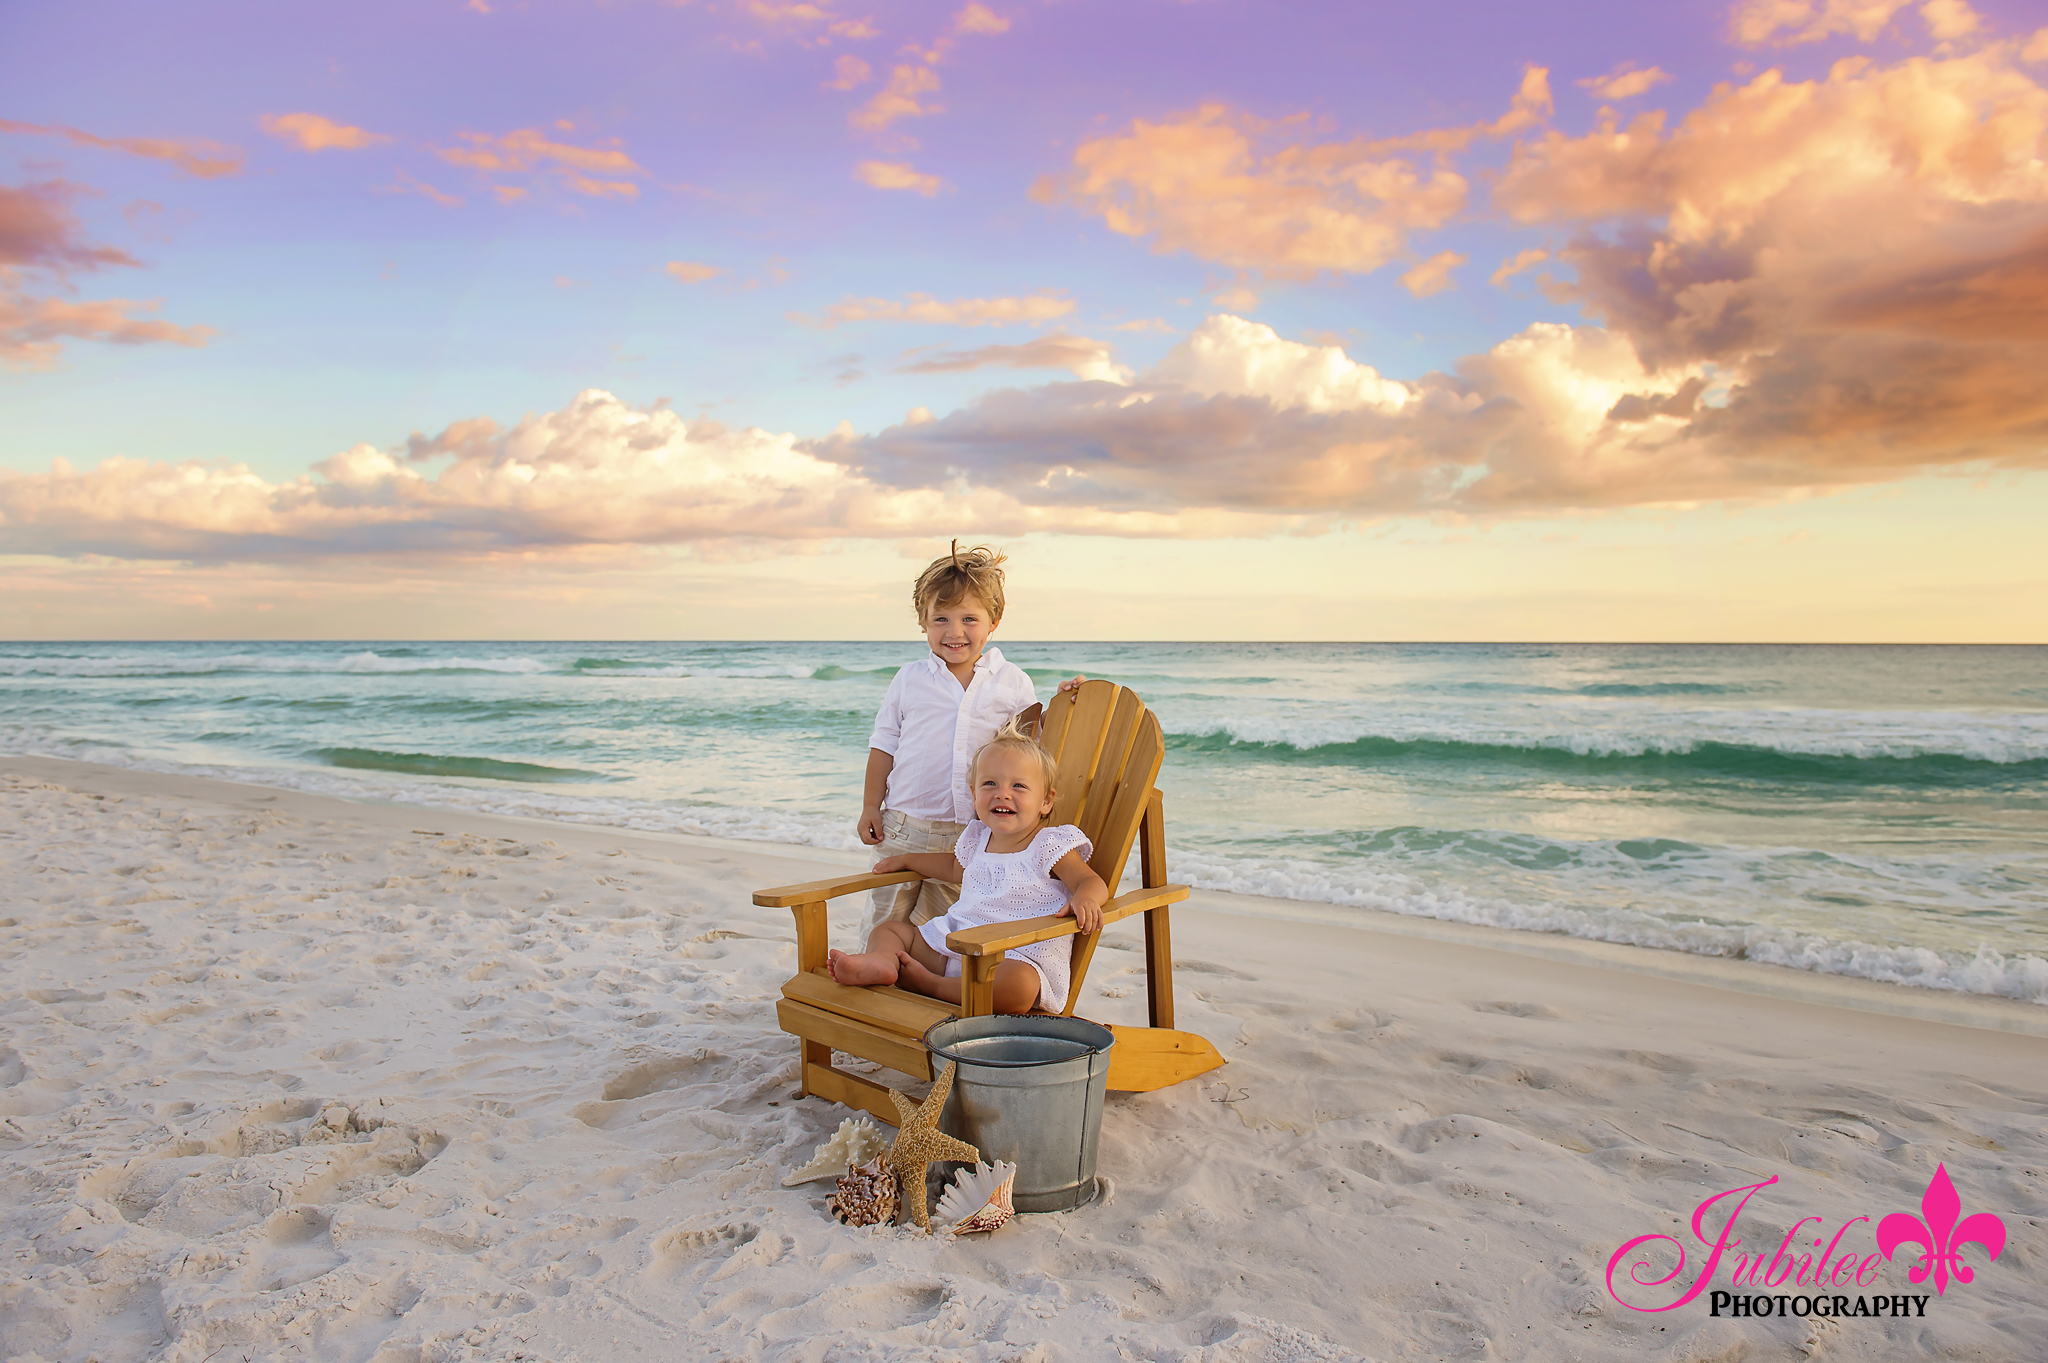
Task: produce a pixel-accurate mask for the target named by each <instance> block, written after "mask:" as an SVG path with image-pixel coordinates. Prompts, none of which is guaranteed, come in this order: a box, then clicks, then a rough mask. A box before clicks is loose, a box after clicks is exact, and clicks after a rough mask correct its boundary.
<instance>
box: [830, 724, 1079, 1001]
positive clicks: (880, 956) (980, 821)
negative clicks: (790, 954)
mask: <svg viewBox="0 0 2048 1363" xmlns="http://www.w3.org/2000/svg"><path fill="white" fill-rule="evenodd" d="M1056 770H1057V765H1056V763H1055V762H1054V760H1053V756H1052V754H1051V753H1049V752H1047V751H1046V750H1045V749H1044V748H1043V747H1041V746H1040V745H1039V744H1038V742H1037V740H1035V739H1033V738H1032V737H1031V736H1030V735H1029V734H1027V733H1025V732H1024V731H1023V730H1022V729H1021V728H1019V727H1018V726H1017V722H1016V721H1015V720H1011V721H1010V722H1009V723H1008V724H1005V725H1004V726H1003V727H1002V728H1001V729H1000V730H998V731H997V733H996V736H995V737H994V738H992V739H990V740H989V741H988V742H987V743H985V744H983V745H982V747H981V750H980V751H979V752H977V753H975V755H974V761H973V763H972V764H971V765H970V766H969V768H968V783H969V786H970V788H971V790H972V793H973V797H974V819H973V821H972V822H970V823H969V824H968V825H967V831H966V832H964V833H962V834H961V835H960V840H959V841H958V842H957V843H955V844H954V846H953V851H952V852H951V853H946V852H924V853H914V854H910V855H905V856H893V857H884V858H882V859H881V860H880V861H878V862H876V863H875V870H876V872H877V873H881V872H887V871H915V872H917V873H918V874H919V875H921V876H925V877H927V878H928V879H931V880H947V881H957V882H959V885H960V899H959V902H958V903H956V904H954V905H953V907H952V909H951V910H950V911H949V912H947V913H945V914H943V915H942V916H940V917H938V918H934V919H932V920H930V921H929V922H927V923H925V924H924V925H923V926H922V927H921V928H920V927H912V926H911V925H910V924H909V923H904V922H885V923H882V924H880V925H879V926H877V927H876V928H875V930H874V931H873V932H872V933H870V934H869V936H868V949H867V950H866V951H864V952H845V951H834V952H832V953H830V955H829V957H828V959H827V968H828V969H829V970H830V971H831V974H832V978H833V979H835V980H837V981H839V983H841V984H850V985H878V984H896V985H901V986H903V987H904V988H906V989H914V990H916V991H917V992H918V993H920V994H928V995H930V996H931V997H932V998H935V999H944V1000H945V1001H946V1002H948V1003H958V1002H960V953H959V952H957V951H952V950H949V949H948V948H947V946H946V935H947V934H948V933H953V932H959V931H960V930H961V929H963V928H978V927H984V926H986V925H988V924H990V923H1011V922H1015V921H1017V920H1018V919H1020V918H1038V917H1041V916H1043V915H1045V914H1049V913H1058V914H1061V915H1069V914H1070V915H1072V916H1073V918H1074V920H1075V922H1076V923H1077V924H1079V926H1080V930H1081V931H1082V932H1095V931H1098V930H1100V929H1101V927H1102V904H1103V901H1104V900H1106V899H1107V898H1108V897H1109V887H1108V886H1107V885H1105V884H1103V883H1102V877H1101V876H1098V875H1096V874H1095V872H1094V871H1093V870H1092V869H1090V868H1089V865H1088V857H1089V855H1090V854H1091V853H1092V852H1093V851H1094V848H1093V847H1091V846H1090V845H1089V842H1088V839H1087V838H1086V837H1085V836H1084V835H1083V834H1082V832H1081V830H1080V829H1078V828H1076V827H1074V826H1073V825H1072V824H1060V825H1057V826H1048V825H1047V824H1046V823H1045V818H1046V816H1047V815H1048V814H1050V813H1052V802H1053V795H1054V791H1053V787H1052V783H1053V777H1054V775H1055V773H1056ZM1072 954H1073V943H1072V942H1071V941H1070V940H1069V939H1068V938H1065V937H1055V938H1053V939H1052V940H1051V941H1049V942H1034V943H1032V944H1031V945H1030V946H1024V947H1016V948H1013V949H1012V950H1011V951H1010V952H1009V954H1008V955H1007V956H1006V957H1005V958H1004V959H1003V961H1002V962H1001V964H999V965H998V966H997V967H996V981H995V984H996V1003H995V1006H996V1011H997V1012H998V1013H1028V1012H1030V1011H1031V1010H1032V1008H1033V1007H1034V1006H1035V1007H1038V1008H1041V1009H1043V1010H1045V1011H1046V1012H1048V1013H1057V1012H1059V1011H1060V1010H1061V1009H1063V1008H1065V1007H1066V1003H1067V968H1068V965H1069V962H1070V961H1071V958H1072Z"/></svg>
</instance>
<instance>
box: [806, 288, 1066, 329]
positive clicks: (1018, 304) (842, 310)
mask: <svg viewBox="0 0 2048 1363" xmlns="http://www.w3.org/2000/svg"><path fill="white" fill-rule="evenodd" d="M1073 310H1074V300H1073V299H1071V298H1061V297H1059V296H1057V295H1054V294H1045V293H1038V294H1028V295H1025V296H1023V297H1010V298H955V299H953V300H952V301H951V302H945V301H942V300H940V299H937V298H933V297H932V296H931V295H930V294H925V293H914V294H911V295H910V296H909V297H908V298H906V299H903V300H901V301H898V300H896V299H893V298H847V299H843V300H841V301H840V302H837V303H834V304H833V305H832V306H831V307H829V308H826V309H825V315H824V317H822V318H811V317H806V316H804V315H803V314H801V313H791V314H790V320H791V321H793V322H798V323H801V324H802V325H805V326H816V327H827V328H829V327H835V326H840V325H843V324H845V323H848V322H925V323H929V324H934V325H938V326H957V327H981V326H1011V325H1016V324H1018V323H1027V324H1034V325H1035V324H1037V323H1041V322H1050V321H1054V320H1056V319H1058V318H1061V317H1065V316H1066V315H1067V314H1068V313H1070V312H1072V311H1073Z"/></svg>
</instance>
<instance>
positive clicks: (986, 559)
mask: <svg viewBox="0 0 2048 1363" xmlns="http://www.w3.org/2000/svg"><path fill="white" fill-rule="evenodd" d="M1003 562H1004V556H1003V555H1002V554H999V553H997V552H996V551H995V550H993V549H991V548H989V547H988V546H987V545H982V544H978V545H976V546H975V547H974V548H972V549H969V550H968V551H967V552H966V553H964V554H963V553H961V552H960V541H959V540H954V541H953V549H952V552H951V553H947V554H941V555H940V556H939V557H937V558H935V559H933V560H932V561H931V566H930V567H928V568H926V569H925V570H924V571H923V572H921V573H919V574H918V575H917V585H916V586H915V587H912V588H911V589H910V604H911V605H912V606H913V607H915V608H916V610H917V623H918V624H919V625H923V624H924V622H925V621H927V620H929V619H930V618H931V614H932V612H933V611H935V610H943V609H945V608H946V607H948V606H956V605H958V604H959V603H960V602H962V601H964V600H966V599H967V597H968V596H970V595H972V596H974V597H975V598H976V599H978V600H979V601H980V602H981V604H982V605H984V606H986V607H988V613H989V618H990V619H992V620H1001V619H1002V618H1003Z"/></svg>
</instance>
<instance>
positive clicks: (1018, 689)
mask: <svg viewBox="0 0 2048 1363" xmlns="http://www.w3.org/2000/svg"><path fill="white" fill-rule="evenodd" d="M1037 701H1038V696H1037V695H1036V693H1034V692H1033V691H1032V689H1031V679H1030V678H1029V677H1027V676H1025V675H1024V669H1023V668H1021V667H1018V666H1017V665H1016V664H1015V663H1012V662H1005V661H1004V660H1003V653H1002V650H1001V649H996V648H988V649H983V650H982V654H981V656H980V657H979V658H977V659H975V660H974V678H973V680H972V681H971V682H970V683H969V684H968V685H967V686H965V687H962V686H961V685H960V683H959V681H958V680H956V679H955V678H954V676H953V674H952V672H951V671H949V670H948V669H947V667H946V664H945V663H944V662H942V661H940V659H939V656H938V654H936V653H927V654H925V655H924V657H922V658H920V659H919V660H918V661H916V662H914V663H912V664H910V665H909V666H908V667H905V668H903V669H902V670H900V671H898V672H897V674H896V677H895V679H894V680H893V681H891V682H890V683H889V694H887V695H886V696H883V697H882V708H881V709H880V710H877V711H876V712H875V731H874V733H873V734H871V735H870V736H869V737H868V746H869V747H870V748H879V749H881V750H882V751H883V752H885V753H888V754H889V755H890V756H892V757H894V758H895V759H896V765H895V766H894V767H893V768H892V769H891V770H890V772H889V791H888V796H887V800H886V803H887V805H888V807H889V808H890V809H893V810H896V811H897V812H899V813H902V814H908V815H910V817H912V818H913V819H948V820H951V821H952V822H954V823H966V822H967V821H968V820H969V819H971V818H973V817H974V799H973V796H972V795H971V793H970V792H969V791H968V789H967V764H968V763H970V762H972V761H973V760H974V754H975V753H976V752H978V751H979V750H980V748H981V745H982V744H984V743H986V742H988V741H989V740H990V739H991V738H994V737H995V735H996V730H997V729H1000V728H1002V727H1003V724H1004V723H1005V721H1007V720H1008V719H1009V718H1010V717H1011V716H1012V715H1014V714H1016V713H1017V712H1018V711H1020V710H1028V709H1030V708H1031V707H1032V706H1033V705H1034V704H1036V703H1037Z"/></svg>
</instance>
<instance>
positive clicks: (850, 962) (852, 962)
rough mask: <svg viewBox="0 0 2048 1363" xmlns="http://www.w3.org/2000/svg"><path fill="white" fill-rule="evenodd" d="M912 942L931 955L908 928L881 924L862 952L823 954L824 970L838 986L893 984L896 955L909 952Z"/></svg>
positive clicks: (926, 947) (916, 931)
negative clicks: (837, 982) (828, 972)
mask: <svg viewBox="0 0 2048 1363" xmlns="http://www.w3.org/2000/svg"><path fill="white" fill-rule="evenodd" d="M913 942H915V943H916V944H917V945H918V946H921V947H924V949H925V950H926V951H931V948H930V947H928V946H925V943H924V938H923V936H921V935H920V934H919V933H918V930H917V929H916V928H914V927H912V926H910V924H908V923H901V922H896V921H893V920H892V921H890V922H887V923H881V924H878V925H877V926H876V927H875V930H874V931H873V932H871V933H869V934H868V949H867V950H866V951H828V952H826V953H825V969H826V970H828V971H830V972H831V974H832V978H833V979H835V980H837V981H839V983H841V984H856V985H865V984H894V983H896V975H897V966H896V958H897V954H898V953H900V952H903V951H906V950H908V949H910V945H911V943H913ZM933 954H934V955H936V954H937V953H936V952H933Z"/></svg>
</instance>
